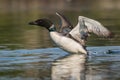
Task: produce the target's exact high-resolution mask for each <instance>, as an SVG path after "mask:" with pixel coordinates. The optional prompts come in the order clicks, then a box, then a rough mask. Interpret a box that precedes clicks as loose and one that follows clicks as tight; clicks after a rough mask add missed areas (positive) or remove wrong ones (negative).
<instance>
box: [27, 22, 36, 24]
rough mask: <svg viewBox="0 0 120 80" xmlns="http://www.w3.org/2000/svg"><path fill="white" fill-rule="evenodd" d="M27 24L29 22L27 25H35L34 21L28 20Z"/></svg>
mask: <svg viewBox="0 0 120 80" xmlns="http://www.w3.org/2000/svg"><path fill="white" fill-rule="evenodd" d="M28 24H29V25H37V23H36V22H29V23H28Z"/></svg>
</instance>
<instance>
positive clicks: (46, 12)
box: [0, 0, 120, 49]
mask: <svg viewBox="0 0 120 80" xmlns="http://www.w3.org/2000/svg"><path fill="white" fill-rule="evenodd" d="M56 11H57V12H60V13H62V14H64V15H65V16H66V17H67V18H68V19H69V20H70V22H71V23H72V24H73V25H74V26H75V25H76V24H77V19H78V16H79V15H81V16H86V17H89V18H92V19H95V20H98V21H99V22H101V23H102V24H103V25H104V26H105V27H107V28H108V29H110V30H111V31H112V32H114V34H115V37H114V38H112V39H103V38H98V37H97V36H95V35H93V36H91V37H90V38H89V39H88V43H87V45H88V46H108V45H110V46H118V45H120V35H119V34H120V0H0V49H21V48H22V49H23V48H25V49H35V48H45V47H54V45H53V43H52V42H51V40H50V38H49V35H48V31H47V30H46V29H44V28H41V27H34V26H30V25H28V22H29V21H33V20H36V19H38V18H49V19H51V21H53V22H54V24H55V25H56V26H59V22H60V21H59V18H58V17H57V16H56V15H55V12H56Z"/></svg>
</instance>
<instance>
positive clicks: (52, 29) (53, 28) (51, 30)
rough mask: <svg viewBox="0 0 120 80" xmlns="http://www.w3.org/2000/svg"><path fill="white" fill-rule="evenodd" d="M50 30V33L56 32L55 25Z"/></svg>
mask: <svg viewBox="0 0 120 80" xmlns="http://www.w3.org/2000/svg"><path fill="white" fill-rule="evenodd" d="M48 30H49V32H54V31H56V28H55V25H52V26H50V28H49V29H48Z"/></svg>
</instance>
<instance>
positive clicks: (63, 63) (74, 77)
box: [52, 54, 86, 80]
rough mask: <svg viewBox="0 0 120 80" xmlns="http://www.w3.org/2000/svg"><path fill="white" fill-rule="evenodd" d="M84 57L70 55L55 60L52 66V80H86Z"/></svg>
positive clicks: (82, 55) (81, 55)
mask: <svg viewBox="0 0 120 80" xmlns="http://www.w3.org/2000/svg"><path fill="white" fill-rule="evenodd" d="M85 63H86V56H85V55H84V54H72V55H69V56H67V57H65V58H62V59H59V60H56V61H55V62H54V63H53V66H52V80H86V78H85V77H86V75H85V72H86V71H85V70H86V66H85Z"/></svg>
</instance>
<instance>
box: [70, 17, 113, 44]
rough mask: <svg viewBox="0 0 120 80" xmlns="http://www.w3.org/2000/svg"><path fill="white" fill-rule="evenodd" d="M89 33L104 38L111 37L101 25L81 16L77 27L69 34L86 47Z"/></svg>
mask: <svg viewBox="0 0 120 80" xmlns="http://www.w3.org/2000/svg"><path fill="white" fill-rule="evenodd" d="M89 33H94V34H96V35H98V36H102V37H110V36H111V32H110V31H109V30H108V29H107V28H105V27H104V26H103V25H102V24H101V23H99V22H98V21H95V20H93V19H90V18H87V17H83V16H79V18H78V24H77V26H76V27H75V28H73V29H72V30H71V31H70V32H69V34H70V35H71V36H72V37H73V38H74V39H76V40H77V41H78V42H80V43H81V44H82V45H85V41H86V40H87V37H88V36H89Z"/></svg>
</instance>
